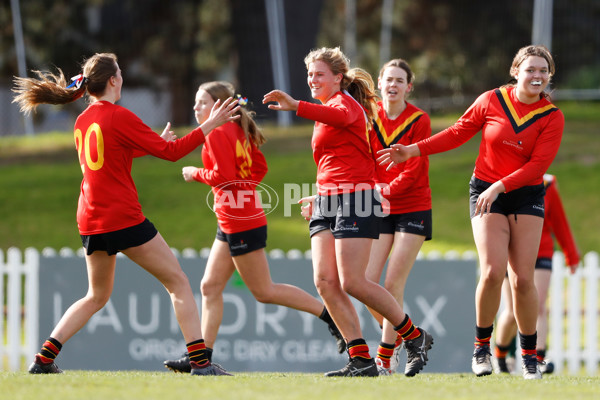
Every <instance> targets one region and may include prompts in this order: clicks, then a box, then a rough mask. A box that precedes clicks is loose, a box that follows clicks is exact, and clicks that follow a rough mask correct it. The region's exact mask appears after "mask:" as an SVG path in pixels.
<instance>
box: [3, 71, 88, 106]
mask: <svg viewBox="0 0 600 400" xmlns="http://www.w3.org/2000/svg"><path fill="white" fill-rule="evenodd" d="M33 73H34V74H35V75H37V79H36V78H21V77H15V78H14V85H15V86H14V88H13V89H12V91H13V92H14V93H16V94H17V95H16V96H15V98H14V99H13V101H12V102H13V103H17V104H18V105H19V109H20V110H21V112H23V113H25V114H29V113H30V112H31V111H32V110H34V111H35V109H36V108H37V106H38V105H40V104H67V103H71V102H73V101H75V100H77V99H79V98H80V97H81V96H83V95H84V93H85V91H86V86H87V85H86V83H87V82H86V81H87V80H86V79H85V78H83V79H82V82H81V85H79V87H77V86H76V85H73V86H71V87H68V86H67V81H66V79H65V75H64V74H63V72H62V70H61V69H60V68H58V72H57V74H52V73H50V72H42V71H33Z"/></svg>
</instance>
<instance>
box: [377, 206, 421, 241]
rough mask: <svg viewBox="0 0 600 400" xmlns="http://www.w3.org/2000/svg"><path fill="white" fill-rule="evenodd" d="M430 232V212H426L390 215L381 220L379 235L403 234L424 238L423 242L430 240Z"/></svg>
mask: <svg viewBox="0 0 600 400" xmlns="http://www.w3.org/2000/svg"><path fill="white" fill-rule="evenodd" d="M432 231H433V229H432V218H431V210H427V211H415V212H408V213H402V214H390V215H388V216H387V217H384V218H383V219H382V220H381V226H380V230H379V233H381V234H385V233H388V234H394V232H405V233H412V234H413V235H419V236H425V240H431V234H432Z"/></svg>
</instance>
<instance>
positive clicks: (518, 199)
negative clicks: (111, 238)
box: [469, 177, 546, 218]
mask: <svg viewBox="0 0 600 400" xmlns="http://www.w3.org/2000/svg"><path fill="white" fill-rule="evenodd" d="M491 185H492V184H491V183H488V182H484V181H482V180H480V179H477V178H475V177H472V178H471V181H470V182H469V188H470V190H469V197H470V211H471V218H473V216H474V215H475V207H476V206H477V199H478V198H479V195H480V194H481V193H483V192H484V191H485V190H486V189H487V188H489V187H490V186H491ZM545 194H546V189H545V188H544V184H543V183H540V184H539V185H533V186H523V187H521V188H519V189H515V190H513V191H511V192H508V193H500V194H499V195H498V198H497V199H496V201H494V202H493V203H492V207H491V208H490V212H492V213H497V214H503V215H507V216H508V215H511V214H515V215H517V214H525V215H535V216H538V217H542V218H544V195H545Z"/></svg>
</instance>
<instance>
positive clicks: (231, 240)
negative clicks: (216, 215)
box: [216, 225, 267, 257]
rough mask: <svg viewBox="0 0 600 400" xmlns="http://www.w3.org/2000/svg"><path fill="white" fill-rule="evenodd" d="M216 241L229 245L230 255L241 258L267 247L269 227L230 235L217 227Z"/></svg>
mask: <svg viewBox="0 0 600 400" xmlns="http://www.w3.org/2000/svg"><path fill="white" fill-rule="evenodd" d="M216 239H217V240H220V241H221V242H227V243H228V244H229V254H231V256H232V257H235V256H241V255H244V254H247V253H250V252H252V251H254V250H258V249H264V248H265V247H267V226H266V225H264V226H260V227H258V228H254V229H250V230H247V231H243V232H237V233H232V234H228V233H225V232H223V231H222V230H221V227H219V226H218V225H217V236H216Z"/></svg>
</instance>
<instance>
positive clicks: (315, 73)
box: [263, 47, 433, 376]
mask: <svg viewBox="0 0 600 400" xmlns="http://www.w3.org/2000/svg"><path fill="white" fill-rule="evenodd" d="M304 62H305V64H306V69H307V83H308V86H309V88H310V91H311V94H312V97H313V98H314V99H316V100H319V101H320V102H321V103H322V104H315V103H309V102H306V101H298V100H295V99H293V98H292V97H291V96H290V95H288V94H287V93H285V92H282V91H281V90H273V91H271V92H269V93H267V94H266V95H265V96H264V98H263V103H268V102H275V103H276V104H270V105H269V108H270V109H272V110H282V111H295V112H296V114H297V115H298V116H300V117H303V118H307V119H310V120H313V121H315V127H314V130H313V137H312V148H313V157H314V160H315V163H316V164H317V189H318V194H317V196H316V197H315V198H314V203H311V204H314V206H313V207H312V209H311V211H310V212H309V213H307V215H305V217H309V218H310V222H309V231H310V236H311V249H312V258H313V270H314V280H315V286H316V287H317V290H318V292H319V294H320V295H321V297H322V298H323V301H324V303H325V305H326V306H327V309H328V310H329V311H330V313H331V316H332V317H333V320H334V321H335V323H336V324H337V326H338V327H339V328H340V331H341V332H342V334H343V335H344V338H345V339H346V341H347V343H348V355H349V361H348V364H347V365H346V366H345V367H344V368H342V369H340V370H338V371H331V372H328V373H327V374H325V375H326V376H378V371H377V366H376V364H375V361H374V360H373V359H372V358H371V356H370V355H369V348H368V346H367V343H366V341H365V340H364V338H363V335H362V331H361V326H360V321H359V318H358V314H357V312H356V309H355V308H354V305H353V304H352V301H351V300H350V297H349V295H350V296H352V297H354V298H356V299H357V300H359V301H360V302H362V303H363V304H365V305H366V306H367V307H369V308H370V309H373V310H375V311H376V312H377V313H379V314H381V315H382V316H383V317H384V318H386V319H387V320H388V321H390V323H391V324H392V325H393V327H394V330H395V331H396V332H397V333H398V334H400V335H401V336H402V337H403V338H404V340H405V344H406V347H407V349H411V352H410V353H409V355H411V354H412V355H413V357H409V358H408V361H407V366H406V370H405V374H406V375H407V376H414V375H415V374H417V373H418V372H419V371H420V370H421V369H423V366H424V365H425V364H426V363H427V352H428V350H429V349H430V348H431V346H432V344H433V337H432V336H431V335H430V334H429V333H427V332H426V331H425V330H423V329H421V328H418V327H416V326H415V325H414V324H413V323H412V321H411V319H410V318H409V316H408V315H407V314H406V313H404V311H403V309H402V306H400V304H399V303H398V302H397V301H396V299H395V298H394V296H392V295H391V294H390V292H388V291H387V290H386V289H385V288H384V287H382V286H380V285H378V284H377V283H375V282H373V281H371V280H369V279H367V278H366V275H365V272H366V268H367V264H368V262H369V255H370V253H371V245H372V243H373V239H377V238H378V237H379V224H380V219H381V218H380V217H381V216H382V215H383V212H381V205H380V203H379V196H378V195H377V194H376V193H375V191H374V187H375V163H374V159H373V153H372V151H371V147H370V143H369V140H368V130H367V129H368V127H369V126H370V125H371V122H370V121H371V120H372V119H373V118H375V116H376V113H377V108H376V107H377V105H376V102H375V99H376V95H375V85H374V83H373V80H372V78H371V76H370V75H369V74H368V73H367V72H366V71H364V70H362V69H360V68H353V69H350V68H349V64H350V61H349V60H348V58H347V57H346V56H345V55H344V54H343V53H342V51H341V50H340V49H339V48H326V47H324V48H321V49H317V50H313V51H311V52H310V53H309V54H308V55H307V56H306V57H305V59H304ZM378 211H379V212H378ZM303 215H304V214H303Z"/></svg>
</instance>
